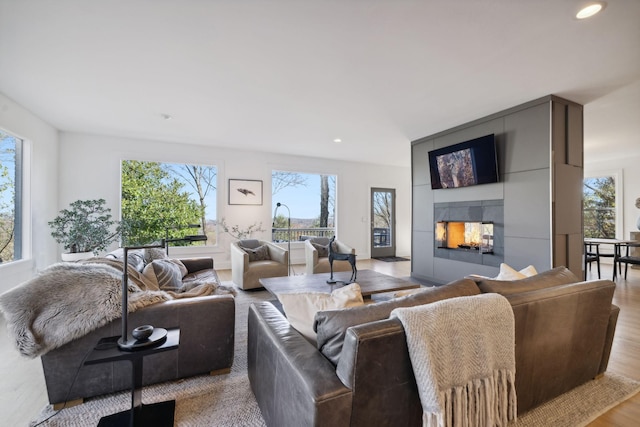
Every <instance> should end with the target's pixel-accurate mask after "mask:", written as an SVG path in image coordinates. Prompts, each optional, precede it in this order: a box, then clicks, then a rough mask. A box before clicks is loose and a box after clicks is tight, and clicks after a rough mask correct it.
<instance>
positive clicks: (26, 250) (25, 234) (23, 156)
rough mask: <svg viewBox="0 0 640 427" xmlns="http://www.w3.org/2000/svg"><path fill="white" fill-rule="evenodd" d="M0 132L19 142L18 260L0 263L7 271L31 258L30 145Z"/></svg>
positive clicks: (15, 233) (17, 192) (22, 139)
mask: <svg viewBox="0 0 640 427" xmlns="http://www.w3.org/2000/svg"><path fill="white" fill-rule="evenodd" d="M0 131H2V132H4V133H6V134H9V135H11V136H12V137H14V138H15V139H17V140H18V141H19V142H20V144H17V145H16V154H15V168H16V174H15V177H16V182H15V183H14V191H15V198H16V201H15V202H14V204H15V212H14V221H17V222H18V224H15V223H14V226H15V227H16V231H15V232H14V248H15V247H18V248H19V251H20V258H18V259H13V260H11V261H5V262H2V263H0V269H7V268H11V266H16V265H18V264H21V263H25V262H30V261H31V260H32V257H33V255H32V243H31V238H32V225H31V143H30V141H29V140H28V139H27V138H25V137H23V136H21V135H20V134H18V133H16V132H12V131H10V130H8V129H6V128H4V127H0ZM18 145H19V147H18ZM18 231H19V242H18ZM14 250H15V249H14Z"/></svg>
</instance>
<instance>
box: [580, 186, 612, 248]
mask: <svg viewBox="0 0 640 427" xmlns="http://www.w3.org/2000/svg"><path fill="white" fill-rule="evenodd" d="M617 181H618V179H617V174H610V175H609V174H603V175H600V176H593V177H587V178H585V179H584V184H583V199H584V202H583V218H584V219H583V221H584V237H592V238H607V239H615V238H616V235H617V234H618V233H617V230H618V228H619V227H618V226H617V223H618V221H619V217H620V215H619V212H618V203H617V199H618V187H619V183H618V182H617Z"/></svg>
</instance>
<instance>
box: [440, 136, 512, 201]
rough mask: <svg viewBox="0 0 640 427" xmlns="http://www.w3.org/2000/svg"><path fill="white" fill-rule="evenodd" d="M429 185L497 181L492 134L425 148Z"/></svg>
mask: <svg viewBox="0 0 640 427" xmlns="http://www.w3.org/2000/svg"><path fill="white" fill-rule="evenodd" d="M429 169H430V172H431V188H433V189H438V188H459V187H468V186H470V185H478V184H489V183H492V182H498V180H499V175H498V160H497V156H496V142H495V136H494V135H493V134H491V135H486V136H482V137H480V138H476V139H472V140H470V141H465V142H461V143H459V144H455V145H450V146H449V147H444V148H439V149H437V150H433V151H429Z"/></svg>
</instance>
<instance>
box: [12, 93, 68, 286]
mask: <svg viewBox="0 0 640 427" xmlns="http://www.w3.org/2000/svg"><path fill="white" fill-rule="evenodd" d="M0 127H1V128H2V129H4V130H5V131H8V132H11V133H12V134H14V135H16V136H18V137H20V138H22V139H24V140H25V148H26V149H25V166H26V168H27V171H26V172H27V173H26V174H25V179H24V188H25V192H26V195H25V198H24V200H23V205H24V215H25V218H24V223H25V224H27V229H28V230H26V233H25V235H24V241H23V258H24V260H23V261H17V262H12V263H7V264H0V293H1V292H3V291H5V290H7V289H10V288H12V287H13V286H15V285H17V284H19V283H21V282H23V281H25V280H28V279H29V278H30V277H31V276H32V275H33V274H34V272H36V271H37V270H41V269H43V268H45V267H46V266H48V265H50V264H52V263H53V262H55V261H56V251H57V245H56V243H55V241H54V240H53V239H52V238H51V235H50V232H49V226H48V225H47V221H49V220H50V219H51V218H53V217H54V216H55V214H56V212H57V206H58V205H57V200H58V192H57V190H58V185H57V184H58V182H57V177H58V161H57V160H58V132H57V130H56V129H55V128H54V127H52V126H50V125H49V124H47V123H45V122H44V121H42V120H41V119H39V118H38V117H36V116H35V115H33V114H32V113H30V112H29V111H27V110H25V109H24V108H22V107H21V106H20V105H18V104H16V103H15V102H14V101H13V100H11V99H9V98H7V97H6V96H5V95H3V94H1V93H0Z"/></svg>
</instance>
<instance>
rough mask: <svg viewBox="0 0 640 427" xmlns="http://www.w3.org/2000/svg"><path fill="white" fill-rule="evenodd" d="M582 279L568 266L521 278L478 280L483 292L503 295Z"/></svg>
mask: <svg viewBox="0 0 640 427" xmlns="http://www.w3.org/2000/svg"><path fill="white" fill-rule="evenodd" d="M579 281H580V279H578V278H577V277H576V275H575V274H573V273H572V272H571V270H569V269H568V268H567V267H564V266H562V267H556V268H554V269H551V270H548V271H545V272H542V273H539V274H536V275H535V276H531V277H527V278H525V279H519V280H492V279H481V280H477V283H478V287H479V288H480V291H482V292H483V293H488V292H494V293H498V294H501V295H512V294H518V293H520V292H529V291H533V290H537V289H544V288H550V287H553V286H558V285H566V284H569V283H576V282H579Z"/></svg>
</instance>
